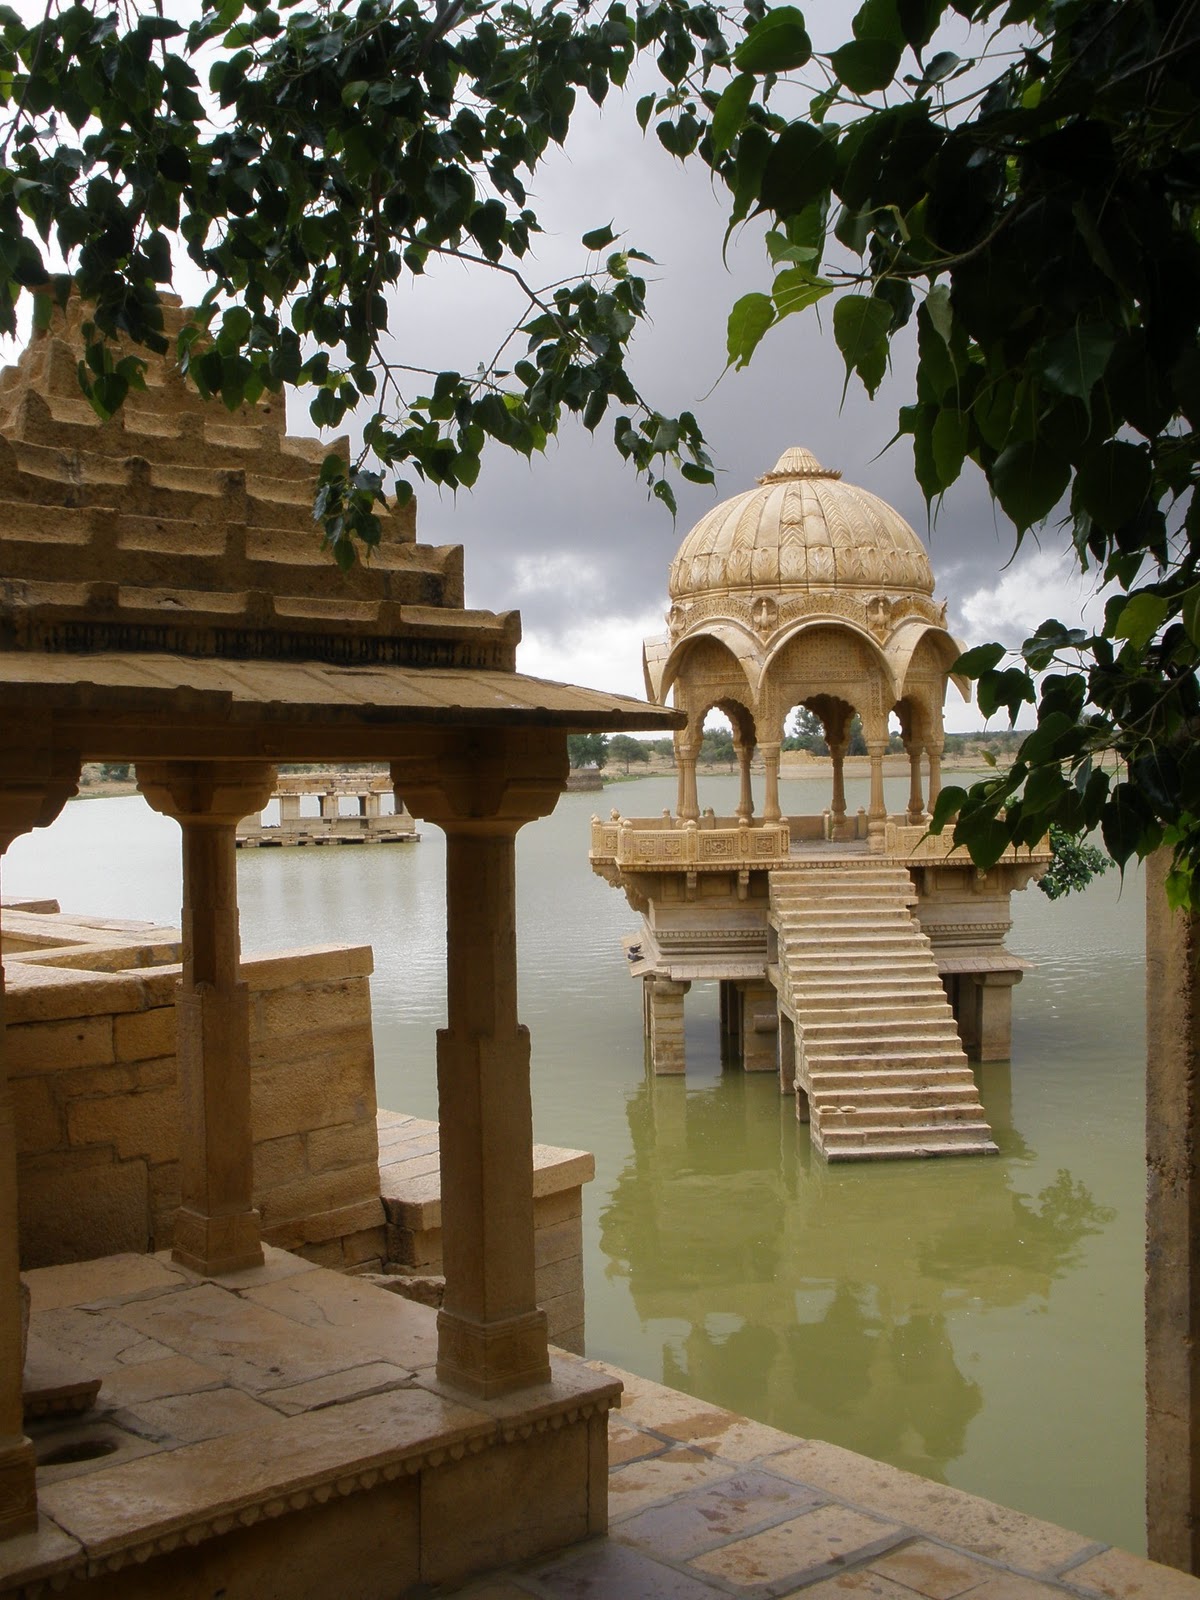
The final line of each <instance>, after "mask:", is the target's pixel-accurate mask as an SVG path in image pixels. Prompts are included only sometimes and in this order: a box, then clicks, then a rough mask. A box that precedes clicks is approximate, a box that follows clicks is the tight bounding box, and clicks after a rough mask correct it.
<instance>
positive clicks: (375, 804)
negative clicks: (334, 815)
mask: <svg viewBox="0 0 1200 1600" xmlns="http://www.w3.org/2000/svg"><path fill="white" fill-rule="evenodd" d="M359 800H360V806H361V810H362V814H363V816H364V817H378V816H380V815H381V812H380V806H379V801H380V794H379V791H378V789H368V790H367V792H366V793H365V794H364V795H361V796H360V797H359Z"/></svg>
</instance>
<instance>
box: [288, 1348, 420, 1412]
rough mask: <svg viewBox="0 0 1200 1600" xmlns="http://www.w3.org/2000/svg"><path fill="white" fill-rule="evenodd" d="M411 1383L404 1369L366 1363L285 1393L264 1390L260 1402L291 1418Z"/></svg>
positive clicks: (389, 1365) (409, 1375)
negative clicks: (301, 1413) (302, 1412)
mask: <svg viewBox="0 0 1200 1600" xmlns="http://www.w3.org/2000/svg"><path fill="white" fill-rule="evenodd" d="M411 1381H412V1373H411V1372H410V1371H409V1369H408V1368H407V1367H396V1366H393V1365H392V1364H391V1362H390V1361H369V1362H367V1363H366V1365H364V1366H361V1367H351V1368H349V1370H348V1371H346V1372H334V1373H331V1374H330V1375H329V1377H327V1378H314V1379H313V1381H312V1382H311V1383H296V1384H292V1386H291V1387H290V1388H287V1389H264V1390H262V1391H261V1393H260V1394H259V1399H260V1400H262V1401H263V1402H264V1403H265V1404H266V1405H269V1406H273V1407H274V1408H275V1410H276V1411H281V1412H282V1413H283V1414H284V1416H288V1417H293V1416H296V1415H298V1413H299V1412H301V1411H316V1410H319V1409H320V1407H322V1406H331V1405H340V1404H341V1403H342V1401H343V1400H361V1399H362V1398H364V1397H365V1396H366V1395H371V1394H386V1393H387V1391H388V1390H389V1389H400V1388H403V1387H404V1386H405V1385H406V1384H408V1383H410V1382H411Z"/></svg>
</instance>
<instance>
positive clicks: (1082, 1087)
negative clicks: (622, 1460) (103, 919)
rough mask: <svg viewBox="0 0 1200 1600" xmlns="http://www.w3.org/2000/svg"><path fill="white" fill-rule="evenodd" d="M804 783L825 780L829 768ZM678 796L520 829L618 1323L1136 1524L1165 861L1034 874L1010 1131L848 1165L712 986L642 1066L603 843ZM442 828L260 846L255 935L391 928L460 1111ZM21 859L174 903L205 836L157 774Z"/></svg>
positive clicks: (807, 797) (529, 921)
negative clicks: (829, 1151) (149, 801)
mask: <svg viewBox="0 0 1200 1600" xmlns="http://www.w3.org/2000/svg"><path fill="white" fill-rule="evenodd" d="M701 781H702V796H701V801H702V804H712V805H714V806H715V807H716V809H717V810H718V811H721V810H722V809H726V808H728V807H730V806H731V805H732V803H733V797H734V794H735V787H734V780H733V779H731V778H726V777H718V778H708V779H704V778H703V776H702V780H701ZM897 788H898V786H897ZM784 791H785V792H784V799H785V805H786V806H787V807H788V808H789V809H791V810H794V811H797V812H799V811H806V810H812V811H815V810H819V809H820V808H821V807H822V806H823V805H824V804H825V803H826V793H825V789H824V786H823V785H822V784H820V783H814V782H813V781H811V780H810V781H809V782H806V783H794V782H793V783H786V782H785V786H784ZM889 798H890V800H891V803H892V804H893V805H898V804H900V803H902V801H903V796H902V795H901V794H900V793H898V792H894V793H893V794H892V795H890V797H889ZM673 799H674V785H673V782H672V781H671V780H666V779H643V780H639V781H638V782H636V783H631V784H628V785H620V786H615V787H611V788H609V789H608V790H607V791H606V792H605V793H604V794H581V795H567V796H564V798H563V800H562V801H561V803H560V805H559V807H558V809H557V811H556V812H555V814H554V816H553V817H551V818H549V819H548V820H546V821H545V822H542V823H537V824H534V825H533V826H532V827H530V828H528V829H526V830H524V832H523V833H522V834H521V835H520V836H519V867H518V892H519V913H520V937H521V950H520V955H521V971H522V1015H523V1019H524V1020H525V1021H526V1022H527V1023H528V1024H529V1027H530V1029H531V1032H532V1035H533V1048H534V1100H535V1117H536V1124H537V1128H536V1131H537V1136H538V1137H539V1138H540V1139H542V1140H545V1141H548V1142H551V1143H556V1144H564V1145H575V1146H582V1147H584V1148H587V1149H590V1150H593V1151H595V1154H596V1167H597V1176H596V1181H595V1183H593V1184H592V1185H591V1186H590V1187H589V1189H588V1190H586V1191H585V1200H586V1216H585V1222H586V1252H587V1270H588V1291H587V1292H588V1302H587V1316H588V1337H589V1348H590V1349H591V1351H592V1353H594V1354H596V1355H601V1356H605V1357H608V1358H610V1359H612V1360H615V1361H617V1362H619V1363H621V1364H622V1365H625V1366H628V1367H630V1368H632V1369H634V1370H636V1371H641V1372H644V1373H646V1374H647V1375H648V1376H650V1377H655V1378H658V1377H665V1379H666V1381H668V1382H670V1383H672V1384H675V1385H677V1386H678V1387H681V1388H684V1389H687V1390H690V1391H691V1392H693V1393H696V1394H698V1395H701V1396H703V1397H704V1398H706V1399H711V1400H714V1401H717V1402H719V1403H722V1404H727V1405H730V1406H733V1407H735V1408H736V1409H738V1410H740V1411H743V1412H746V1413H747V1414H749V1415H751V1416H754V1417H758V1418H760V1419H761V1420H763V1421H766V1422H770V1423H773V1424H775V1425H776V1426H779V1427H782V1428H786V1429H788V1430H790V1431H792V1432H796V1433H800V1434H807V1435H812V1436H815V1437H821V1438H826V1439H831V1440H833V1441H835V1442H837V1443H840V1444H844V1445H846V1446H848V1447H850V1448H853V1449H858V1450H864V1451H867V1452H869V1453H870V1454H872V1455H876V1456H879V1457H882V1458H883V1459H886V1460H889V1461H892V1462H895V1463H896V1464H897V1465H900V1466H904V1467H909V1468H911V1469H913V1470H915V1471H919V1472H923V1473H925V1474H927V1475H928V1476H930V1477H933V1478H937V1479H941V1480H944V1481H946V1482H950V1483H954V1484H957V1485H960V1486H962V1487H964V1488H968V1489H971V1490H973V1491H975V1492H977V1493H980V1494H984V1495H988V1496H990V1497H992V1498H994V1499H998V1500H1000V1501H1003V1502H1005V1503H1007V1504H1012V1505H1016V1506H1019V1507H1021V1508H1022V1509H1024V1510H1027V1511H1030V1512H1033V1513H1035V1514H1037V1515H1040V1516H1043V1517H1047V1518H1049V1519H1051V1520H1053V1521H1058V1522H1062V1523H1065V1524H1067V1525H1068V1526H1071V1527H1074V1528H1078V1529H1080V1530H1082V1531H1083V1532H1085V1533H1089V1534H1091V1535H1093V1536H1094V1537H1096V1538H1100V1539H1105V1540H1112V1541H1114V1542H1117V1543H1119V1544H1123V1545H1125V1546H1127V1547H1130V1548H1133V1549H1139V1550H1140V1549H1141V1548H1142V1547H1143V1535H1142V1494H1143V1478H1144V1462H1143V1447H1142V1425H1143V1423H1142V1394H1141V1387H1142V1344H1141V1279H1142V1232H1143V1221H1142V1219H1143V1198H1142V1197H1143V1184H1144V1177H1143V1174H1144V1152H1145V1141H1144V1130H1143V1104H1144V1093H1143V1054H1144V1045H1143V998H1142V982H1143V978H1142V962H1143V955H1142V915H1143V913H1142V886H1141V882H1140V879H1139V878H1138V877H1137V876H1131V877H1130V879H1129V880H1128V881H1127V882H1126V884H1125V886H1124V888H1122V886H1121V884H1120V882H1119V880H1118V879H1117V878H1116V876H1115V874H1112V873H1110V874H1109V876H1108V877H1107V878H1106V879H1103V880H1101V881H1100V882H1099V883H1097V884H1095V885H1093V887H1092V888H1091V889H1090V890H1089V891H1088V892H1087V894H1086V895H1085V896H1082V897H1073V898H1071V899H1069V900H1067V901H1060V902H1058V903H1057V904H1052V903H1051V902H1050V901H1048V900H1046V898H1045V897H1044V896H1043V895H1040V894H1038V893H1037V892H1036V891H1032V890H1031V891H1027V892H1026V893H1024V894H1020V895H1015V896H1014V897H1013V911H1014V917H1015V927H1014V929H1013V933H1012V935H1011V936H1010V939H1009V944H1010V947H1011V948H1012V949H1013V950H1014V951H1016V952H1017V953H1018V954H1020V955H1023V956H1025V957H1027V958H1028V959H1030V960H1033V961H1036V962H1037V963H1038V966H1037V969H1036V971H1033V972H1031V973H1029V974H1028V975H1027V977H1026V979H1025V981H1024V982H1023V983H1022V984H1021V986H1020V987H1019V988H1018V989H1017V990H1016V992H1015V1026H1014V1047H1013V1048H1014V1063H1013V1065H1012V1066H1011V1067H1009V1066H1008V1065H1007V1064H998V1065H989V1066H986V1067H984V1068H982V1069H980V1076H981V1083H982V1089H983V1097H984V1103H985V1106H986V1107H987V1110H988V1113H989V1116H990V1118H991V1121H992V1124H993V1126H994V1128H995V1129H996V1133H997V1137H998V1141H999V1143H1000V1146H1001V1156H1000V1158H999V1159H995V1160H976V1161H972V1160H964V1161H941V1162H938V1161H934V1162H927V1163H922V1162H912V1163H882V1164H879V1165H874V1164H867V1165H852V1166H833V1167H829V1166H826V1165H825V1164H824V1163H823V1162H821V1161H819V1160H815V1159H814V1158H813V1156H812V1152H811V1148H810V1146H809V1142H808V1135H807V1131H806V1130H805V1129H804V1128H802V1127H800V1126H799V1125H797V1123H796V1121H795V1118H794V1115H793V1107H792V1104H791V1102H790V1101H785V1100H782V1099H781V1097H780V1095H779V1093H778V1090H777V1087H776V1085H775V1082H774V1080H773V1079H771V1078H770V1077H769V1076H767V1075H755V1076H752V1077H744V1076H743V1075H742V1074H741V1073H740V1072H738V1071H736V1070H733V1071H723V1070H722V1067H721V1062H720V1059H719V1055H718V1048H717V1029H716V988H715V985H696V986H694V987H693V990H692V992H691V994H690V995H689V997H688V1050H689V1072H688V1077H687V1082H686V1083H682V1082H680V1081H679V1080H678V1079H661V1080H657V1081H655V1080H653V1079H647V1078H646V1076H645V1072H644V1067H643V1047H642V1038H641V1008H640V1001H639V995H638V991H637V987H636V985H635V984H634V983H633V982H631V981H630V979H629V977H628V975H627V973H626V971H625V962H624V959H623V956H622V953H621V950H620V945H619V940H620V937H621V935H622V934H623V933H626V932H629V931H631V930H633V929H634V928H635V927H636V926H637V923H638V919H637V917H636V916H635V914H634V913H633V912H631V911H630V910H629V908H628V907H627V906H626V905H625V902H624V900H623V898H622V897H621V896H620V895H619V894H618V893H617V892H616V891H615V890H613V889H610V888H609V887H608V886H607V885H606V884H604V883H603V882H602V881H601V880H600V879H598V878H595V877H594V876H593V875H592V874H591V872H590V871H589V869H588V866H587V845H588V821H589V818H590V815H591V813H592V811H593V810H601V809H602V810H603V811H604V812H605V813H606V812H607V810H608V808H609V807H610V806H612V805H617V806H618V807H620V808H621V809H622V810H625V811H628V812H629V813H630V814H637V815H645V816H653V815H655V814H656V813H658V812H659V811H661V809H662V807H663V806H664V805H667V804H671V803H672V802H673ZM850 801H851V805H852V806H853V805H857V804H861V803H864V801H865V786H864V787H863V788H862V789H861V791H859V790H854V789H852V791H851V795H850ZM422 832H423V838H422V841H421V843H420V844H418V845H415V846H392V847H388V848H372V849H351V848H322V849H311V848H309V849H305V850H294V851H275V850H258V851H246V852H244V853H243V854H242V855H241V857H240V858H239V882H240V897H241V913H242V931H243V942H244V945H245V948H246V949H247V950H262V949H280V948H287V947H292V946H297V945H304V944H315V943H324V942H331V941H338V942H353V943H359V942H370V943H372V944H373V945H374V948H375V963H376V971H375V979H374V982H373V995H374V1008H375V1035H376V1055H377V1061H378V1077H379V1093H380V1101H381V1103H382V1104H385V1105H388V1106H391V1107H394V1108H396V1109H402V1110H410V1111H414V1112H417V1113H419V1114H422V1115H434V1114H436V1093H435V1088H434V1066H433V1059H434V1058H433V1048H434V1040H433V1034H434V1029H435V1028H436V1027H437V1026H439V1024H440V1023H441V1021H442V1017H443V1010H444V1005H445V980H444V954H445V917H444V909H443V862H444V852H443V848H442V843H441V835H440V834H439V833H438V831H437V830H436V829H434V828H423V829H422ZM3 886H4V892H5V893H6V894H9V895H14V894H38V895H48V894H49V895H54V896H56V897H57V898H58V899H59V900H60V901H61V902H62V904H63V906H64V908H66V909H70V910H78V911H86V912H95V913H108V914H110V915H117V916H126V917H142V918H149V919H153V920H156V921H166V922H173V921H175V920H177V917H178V906H179V864H178V836H177V833H176V830H175V828H174V825H173V824H172V823H170V822H168V821H166V820H165V819H163V818H161V817H158V816H156V815H154V814H153V813H151V812H149V811H148V809H147V808H146V807H145V806H144V805H143V804H142V803H141V802H140V801H139V800H136V799H132V800H113V801H86V802H80V803H77V804H74V805H72V806H70V807H68V809H67V812H66V813H65V815H64V816H63V817H62V818H61V819H60V820H59V822H58V823H56V824H55V826H54V827H53V829H51V830H50V831H48V832H47V833H44V834H40V835H34V836H32V837H30V838H27V839H23V840H19V841H18V842H17V843H16V844H15V845H14V846H13V849H12V851H11V852H10V855H9V856H8V857H7V858H6V860H5V864H4V885H3Z"/></svg>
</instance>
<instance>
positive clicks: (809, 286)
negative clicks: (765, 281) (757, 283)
mask: <svg viewBox="0 0 1200 1600" xmlns="http://www.w3.org/2000/svg"><path fill="white" fill-rule="evenodd" d="M832 293H833V284H832V283H828V282H826V280H825V279H824V278H814V277H813V275H812V273H811V272H809V271H808V269H807V268H806V267H792V268H790V269H789V270H788V271H786V272H780V273H777V274H776V276H775V282H774V284H773V285H772V287H771V298H772V299H773V300H774V302H775V311H776V314H777V316H778V317H779V318H780V319H781V320H782V318H784V317H790V316H791V315H792V313H793V312H794V311H803V310H804V309H805V307H806V306H811V305H815V304H816V302H817V301H818V300H823V299H824V298H825V296H826V295H827V294H832Z"/></svg>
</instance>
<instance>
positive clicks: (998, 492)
mask: <svg viewBox="0 0 1200 1600" xmlns="http://www.w3.org/2000/svg"><path fill="white" fill-rule="evenodd" d="M988 477H989V479H990V481H991V485H992V490H993V493H994V494H995V496H996V498H997V500H999V502H1000V504H1001V506H1003V508H1004V510H1005V512H1006V513H1007V514H1008V515H1009V516H1010V517H1011V518H1012V520H1013V521H1014V522H1015V523H1016V525H1017V531H1018V533H1024V532H1025V530H1026V529H1027V528H1032V527H1033V525H1034V523H1036V522H1041V521H1042V520H1043V518H1045V517H1048V516H1049V515H1050V513H1051V512H1052V511H1053V510H1054V508H1055V506H1056V505H1057V504H1058V502H1059V501H1060V500H1061V499H1062V497H1063V495H1064V494H1065V492H1066V488H1067V484H1068V483H1069V482H1070V479H1071V468H1070V463H1069V462H1068V461H1066V460H1065V459H1064V458H1063V457H1061V456H1059V455H1056V454H1055V453H1054V452H1053V451H1052V450H1050V449H1049V447H1048V446H1042V447H1041V448H1039V447H1038V444H1037V442H1036V441H1034V440H1029V441H1026V442H1024V443H1021V444H1013V445H1009V447H1008V449H1007V450H1003V451H1001V453H1000V454H999V455H998V456H997V457H996V460H995V461H994V462H993V464H992V469H991V472H990V473H989V474H988Z"/></svg>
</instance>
